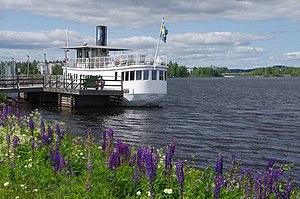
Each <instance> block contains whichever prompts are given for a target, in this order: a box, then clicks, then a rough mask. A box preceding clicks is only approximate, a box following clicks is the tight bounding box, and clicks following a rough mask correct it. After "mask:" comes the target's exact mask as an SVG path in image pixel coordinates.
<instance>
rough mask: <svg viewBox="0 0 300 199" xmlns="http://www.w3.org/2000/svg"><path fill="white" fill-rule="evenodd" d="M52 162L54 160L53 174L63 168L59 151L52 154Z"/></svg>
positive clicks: (62, 159)
mask: <svg viewBox="0 0 300 199" xmlns="http://www.w3.org/2000/svg"><path fill="white" fill-rule="evenodd" d="M53 160H54V173H59V172H60V171H62V169H63V168H64V157H63V156H62V154H61V153H60V151H59V150H56V151H55V152H54V156H53Z"/></svg>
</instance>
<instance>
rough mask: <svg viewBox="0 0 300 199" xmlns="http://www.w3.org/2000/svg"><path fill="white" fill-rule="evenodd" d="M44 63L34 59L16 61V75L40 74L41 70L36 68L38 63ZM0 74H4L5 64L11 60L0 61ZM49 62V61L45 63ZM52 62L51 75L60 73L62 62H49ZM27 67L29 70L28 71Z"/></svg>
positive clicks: (9, 63)
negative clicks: (30, 60)
mask: <svg viewBox="0 0 300 199" xmlns="http://www.w3.org/2000/svg"><path fill="white" fill-rule="evenodd" d="M40 63H44V62H39V61H36V60H33V61H32V62H16V63H15V64H16V74H18V75H27V74H30V75H37V74H41V72H40V71H39V70H38V64H40ZM0 64H1V75H3V74H4V71H5V68H6V66H11V62H1V63H0ZM47 64H49V63H47ZM51 64H52V73H51V75H62V74H63V69H62V63H61V62H59V61H56V62H51ZM28 69H29V71H28Z"/></svg>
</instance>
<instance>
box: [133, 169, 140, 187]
mask: <svg viewBox="0 0 300 199" xmlns="http://www.w3.org/2000/svg"><path fill="white" fill-rule="evenodd" d="M133 182H134V184H135V185H139V172H138V170H137V169H134V171H133Z"/></svg>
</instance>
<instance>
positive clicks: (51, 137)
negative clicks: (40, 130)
mask: <svg viewBox="0 0 300 199" xmlns="http://www.w3.org/2000/svg"><path fill="white" fill-rule="evenodd" d="M48 140H49V144H50V143H51V142H53V131H52V128H51V127H50V126H48Z"/></svg>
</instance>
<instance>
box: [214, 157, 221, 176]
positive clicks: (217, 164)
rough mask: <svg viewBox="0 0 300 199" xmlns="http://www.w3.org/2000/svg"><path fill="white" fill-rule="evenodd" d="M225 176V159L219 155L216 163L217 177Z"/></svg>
mask: <svg viewBox="0 0 300 199" xmlns="http://www.w3.org/2000/svg"><path fill="white" fill-rule="evenodd" d="M222 174H223V157H222V155H219V158H218V160H217V162H216V176H219V175H222Z"/></svg>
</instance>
